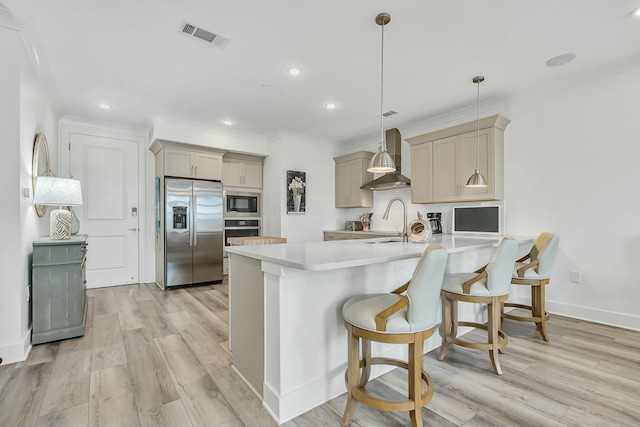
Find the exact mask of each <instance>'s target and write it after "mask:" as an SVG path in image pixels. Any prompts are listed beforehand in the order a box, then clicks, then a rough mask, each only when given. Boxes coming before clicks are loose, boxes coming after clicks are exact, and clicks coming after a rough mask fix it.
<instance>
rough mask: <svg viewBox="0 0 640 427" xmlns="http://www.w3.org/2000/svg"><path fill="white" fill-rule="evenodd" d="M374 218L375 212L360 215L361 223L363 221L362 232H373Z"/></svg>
mask: <svg viewBox="0 0 640 427" xmlns="http://www.w3.org/2000/svg"><path fill="white" fill-rule="evenodd" d="M372 216H373V212H369V213H364V214H362V215H360V221H362V231H369V230H371V217H372Z"/></svg>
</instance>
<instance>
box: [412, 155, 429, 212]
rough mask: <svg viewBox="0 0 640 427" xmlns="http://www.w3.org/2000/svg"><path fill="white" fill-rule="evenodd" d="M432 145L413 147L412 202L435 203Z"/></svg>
mask: <svg viewBox="0 0 640 427" xmlns="http://www.w3.org/2000/svg"><path fill="white" fill-rule="evenodd" d="M432 149H433V145H432V144H431V143H426V144H420V145H415V146H413V147H411V202H412V203H430V202H432V201H433V192H432V187H433V179H432V177H431V171H432V164H431V161H432V152H433V151H432Z"/></svg>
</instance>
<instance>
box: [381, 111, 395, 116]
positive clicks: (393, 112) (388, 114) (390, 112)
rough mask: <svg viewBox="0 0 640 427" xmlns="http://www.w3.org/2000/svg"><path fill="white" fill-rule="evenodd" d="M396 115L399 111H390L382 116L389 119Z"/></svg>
mask: <svg viewBox="0 0 640 427" xmlns="http://www.w3.org/2000/svg"><path fill="white" fill-rule="evenodd" d="M394 114H398V112H397V111H393V110H389V111H387V112H386V113H383V114H382V115H383V116H385V117H389V116H393V115H394Z"/></svg>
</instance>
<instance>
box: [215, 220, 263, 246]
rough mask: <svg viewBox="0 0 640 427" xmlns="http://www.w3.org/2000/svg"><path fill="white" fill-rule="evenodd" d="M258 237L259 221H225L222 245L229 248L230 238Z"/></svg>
mask: <svg viewBox="0 0 640 427" xmlns="http://www.w3.org/2000/svg"><path fill="white" fill-rule="evenodd" d="M259 235H260V220H259V219H225V220H224V245H225V246H229V238H230V237H252V236H259Z"/></svg>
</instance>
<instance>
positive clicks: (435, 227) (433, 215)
mask: <svg viewBox="0 0 640 427" xmlns="http://www.w3.org/2000/svg"><path fill="white" fill-rule="evenodd" d="M427 221H429V226H430V227H431V232H432V233H433V234H442V213H441V212H427Z"/></svg>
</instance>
